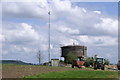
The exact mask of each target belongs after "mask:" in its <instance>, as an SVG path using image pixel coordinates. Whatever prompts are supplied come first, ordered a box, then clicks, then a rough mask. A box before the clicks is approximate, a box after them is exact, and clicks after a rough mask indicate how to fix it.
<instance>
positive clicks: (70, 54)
mask: <svg viewBox="0 0 120 80" xmlns="http://www.w3.org/2000/svg"><path fill="white" fill-rule="evenodd" d="M75 59H77V56H76V55H74V54H73V53H72V52H69V53H68V54H67V58H66V62H67V63H69V64H72V62H73V60H75Z"/></svg>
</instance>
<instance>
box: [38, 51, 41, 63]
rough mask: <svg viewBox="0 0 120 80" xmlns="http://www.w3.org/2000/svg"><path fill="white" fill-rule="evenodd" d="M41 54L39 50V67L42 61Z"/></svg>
mask: <svg viewBox="0 0 120 80" xmlns="http://www.w3.org/2000/svg"><path fill="white" fill-rule="evenodd" d="M40 54H41V53H40V50H39V52H38V58H39V65H40V61H41V59H40V58H41V56H40Z"/></svg>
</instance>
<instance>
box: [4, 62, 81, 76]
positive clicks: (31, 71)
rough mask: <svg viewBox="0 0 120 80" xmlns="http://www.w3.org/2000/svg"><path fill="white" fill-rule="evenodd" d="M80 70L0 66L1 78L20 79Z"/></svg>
mask: <svg viewBox="0 0 120 80" xmlns="http://www.w3.org/2000/svg"><path fill="white" fill-rule="evenodd" d="M68 70H80V69H78V68H76V69H73V68H65V67H50V66H35V65H12V64H11V65H10V64H3V65H2V78H22V77H24V76H29V75H36V74H41V73H48V72H56V71H68Z"/></svg>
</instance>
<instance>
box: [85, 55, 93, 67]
mask: <svg viewBox="0 0 120 80" xmlns="http://www.w3.org/2000/svg"><path fill="white" fill-rule="evenodd" d="M90 65H92V66H93V65H94V58H93V57H88V58H87V59H86V60H85V66H86V67H89V66H90Z"/></svg>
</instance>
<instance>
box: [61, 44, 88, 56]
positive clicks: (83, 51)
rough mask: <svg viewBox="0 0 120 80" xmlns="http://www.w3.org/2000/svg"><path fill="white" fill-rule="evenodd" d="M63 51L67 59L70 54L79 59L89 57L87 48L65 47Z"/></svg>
mask: <svg viewBox="0 0 120 80" xmlns="http://www.w3.org/2000/svg"><path fill="white" fill-rule="evenodd" d="M61 49H62V56H61V57H67V54H68V53H69V52H71V53H73V54H74V55H76V56H77V57H86V56H87V47H86V46H63V47H61Z"/></svg>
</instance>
